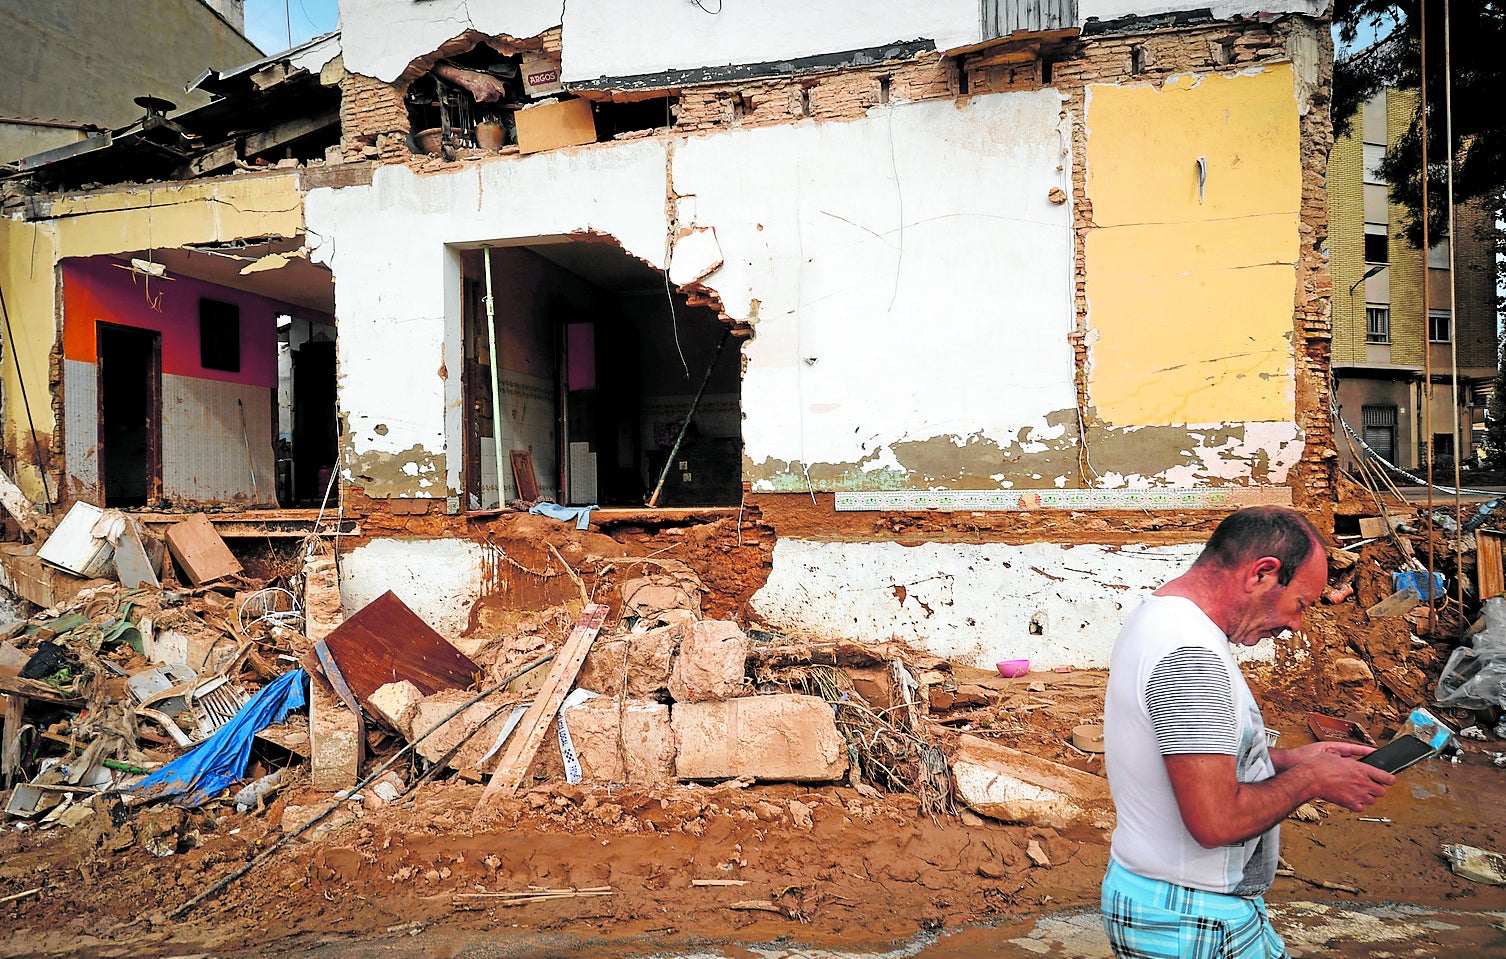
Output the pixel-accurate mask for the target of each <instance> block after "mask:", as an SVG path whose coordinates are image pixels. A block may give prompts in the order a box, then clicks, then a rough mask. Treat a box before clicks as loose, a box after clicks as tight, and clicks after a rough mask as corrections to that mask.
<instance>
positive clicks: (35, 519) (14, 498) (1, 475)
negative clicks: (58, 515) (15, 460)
mask: <svg viewBox="0 0 1506 959" xmlns="http://www.w3.org/2000/svg"><path fill="white" fill-rule="evenodd" d="M0 506H3V507H5V511H6V512H7V513H9V514H10V515H11V518H12V519H14V520H15V521H16V523H17V525H19V526H20V527H21V529H22V530H24V531H25V532H26V535H27V536H30V537H31V538H32V539H41V538H42V537H43V536H45V535H47V533H49V532H50V531H51V530H52V518H51V517H49V516H47V515H45V514H43V513H42V512H41V511H39V510H38V509H37V505H36V504H35V503H33V502H32V501H31V498H30V497H28V496H27V495H26V494H25V493H23V492H21V487H19V486H17V485H16V483H15V481H14V480H12V479H11V478H10V474H8V473H6V472H5V471H3V470H0Z"/></svg>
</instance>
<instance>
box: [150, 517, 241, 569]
mask: <svg viewBox="0 0 1506 959" xmlns="http://www.w3.org/2000/svg"><path fill="white" fill-rule="evenodd" d="M166 536H167V548H168V550H169V551H170V552H171V553H172V554H173V559H176V560H177V561H178V565H179V566H182V567H183V571H184V572H185V573H187V574H188V578H189V580H190V581H192V582H193V584H194V585H195V586H199V585H202V584H204V583H208V582H211V581H212V580H216V579H220V578H221V577H224V576H230V575H232V574H234V573H239V572H240V571H241V564H240V561H239V560H237V559H236V558H235V556H234V554H232V553H231V552H230V547H228V546H226V545H225V541H224V540H223V539H220V534H219V533H216V532H215V531H214V524H213V523H211V522H210V521H209V517H207V516H205V515H204V514H203V513H194V514H193V515H191V516H189V517H188V518H186V519H184V520H183V521H182V522H180V523H174V524H173V525H171V526H169V527H168V528H167V534H166Z"/></svg>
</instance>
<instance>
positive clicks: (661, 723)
mask: <svg viewBox="0 0 1506 959" xmlns="http://www.w3.org/2000/svg"><path fill="white" fill-rule="evenodd" d="M618 706H619V701H618V700H616V699H611V698H608V697H606V696H601V697H599V698H597V699H592V700H590V701H588V702H585V703H582V704H580V705H579V706H573V707H571V708H570V709H567V710H565V725H566V726H567V727H568V728H569V730H570V741H571V742H572V743H573V744H574V745H575V755H576V756H577V757H578V758H579V759H580V765H581V772H582V773H584V774H585V778H586V779H588V780H591V781H594V782H608V783H640V784H651V783H667V782H673V781H674V778H675V735H674V729H673V728H672V727H671V725H670V722H669V707H668V706H666V705H664V704H663V703H654V702H644V701H633V700H626V701H623V702H622V704H621V709H620V710H619V708H618ZM619 717H620V722H619ZM619 731H620V735H619Z"/></svg>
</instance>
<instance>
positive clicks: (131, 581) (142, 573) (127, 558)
mask: <svg viewBox="0 0 1506 959" xmlns="http://www.w3.org/2000/svg"><path fill="white" fill-rule="evenodd" d="M115 576H116V578H118V579H119V580H120V584H121V585H122V586H127V587H129V588H131V589H135V588H136V587H137V586H150V587H151V588H152V589H161V588H162V583H161V582H160V581H159V580H158V579H157V570H156V569H155V568H154V567H153V565H152V560H151V557H150V556H148V555H147V551H146V546H145V545H144V544H143V543H142V541H141V530H140V529H138V528H137V527H136V521H135V520H133V519H131V518H130V517H129V516H127V517H126V525H125V529H124V530H123V531H122V532H121V534H120V541H119V542H118V543H116V544H115Z"/></svg>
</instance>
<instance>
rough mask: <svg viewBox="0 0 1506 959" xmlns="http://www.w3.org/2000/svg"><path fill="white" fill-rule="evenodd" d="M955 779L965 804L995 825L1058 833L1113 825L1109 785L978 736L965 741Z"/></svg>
mask: <svg viewBox="0 0 1506 959" xmlns="http://www.w3.org/2000/svg"><path fill="white" fill-rule="evenodd" d="M952 777H953V779H955V780H956V783H957V797H958V798H959V799H961V800H962V802H963V804H964V805H966V806H967V807H968V808H969V809H971V810H973V811H974V812H976V813H978V814H979V815H983V816H988V817H990V818H992V819H1000V820H1003V821H1005V822H1019V823H1031V824H1037V825H1042V826H1050V827H1053V828H1056V829H1060V828H1063V827H1065V826H1067V825H1070V824H1072V823H1088V824H1089V825H1093V826H1098V827H1100V828H1107V827H1108V826H1109V825H1110V824H1111V823H1112V821H1113V813H1112V811H1111V810H1112V806H1111V803H1110V799H1109V784H1108V780H1106V779H1101V778H1099V777H1098V776H1094V775H1091V774H1089V773H1085V772H1079V771H1078V770H1076V769H1073V768H1071V767H1070V766H1063V765H1061V764H1059V763H1054V762H1051V761H1050V760H1046V759H1041V758H1039V757H1037V756H1031V755H1029V754H1027V753H1022V752H1019V751H1017V750H1014V749H1010V748H1009V747H1007V746H1000V745H997V744H996V743H991V742H989V741H987V740H984V739H979V738H978V737H977V736H963V737H962V738H961V740H960V741H959V748H958V750H957V755H956V756H955V757H954V758H953V760H952Z"/></svg>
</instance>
